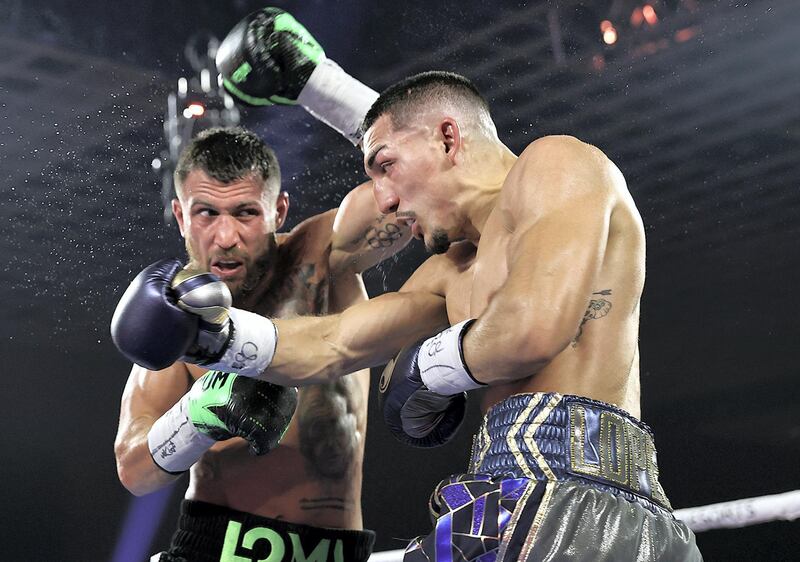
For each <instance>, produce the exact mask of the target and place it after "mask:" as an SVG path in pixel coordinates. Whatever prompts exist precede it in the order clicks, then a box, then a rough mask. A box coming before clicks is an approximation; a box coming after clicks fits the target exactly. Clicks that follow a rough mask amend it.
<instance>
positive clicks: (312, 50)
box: [273, 12, 325, 65]
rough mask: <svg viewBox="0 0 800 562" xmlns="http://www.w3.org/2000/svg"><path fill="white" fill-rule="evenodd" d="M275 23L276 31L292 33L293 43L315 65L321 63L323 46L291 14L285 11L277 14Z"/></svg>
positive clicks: (323, 54)
mask: <svg viewBox="0 0 800 562" xmlns="http://www.w3.org/2000/svg"><path fill="white" fill-rule="evenodd" d="M273 25H274V30H275V31H288V32H289V33H291V34H292V43H294V45H295V47H297V49H298V50H299V51H300V52H301V53H302V54H303V55H305V56H306V57H307V58H308V60H310V61H311V62H313V63H314V64H315V65H317V64H319V61H320V59H321V58H322V57H323V56H325V51H323V50H322V46H321V45H320V44H319V43H317V40H316V39H314V37H313V36H312V35H311V34H310V33H309V32H308V30H307V29H306V28H305V27H303V25H302V24H301V23H300V22H299V21H297V20H296V19H294V16H292V15H291V14H289V13H286V12H283V13H282V14H279V15H277V16H275V20H274V23H273Z"/></svg>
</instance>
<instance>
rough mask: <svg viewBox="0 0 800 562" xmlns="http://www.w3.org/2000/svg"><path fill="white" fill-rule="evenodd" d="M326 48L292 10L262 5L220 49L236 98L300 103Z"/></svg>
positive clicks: (230, 89)
mask: <svg viewBox="0 0 800 562" xmlns="http://www.w3.org/2000/svg"><path fill="white" fill-rule="evenodd" d="M324 56H325V53H324V51H323V50H322V47H321V46H320V45H319V43H317V41H316V39H314V37H312V36H311V34H310V33H309V32H308V31H307V30H306V28H305V27H303V26H302V25H301V24H300V23H299V22H298V21H297V20H296V19H294V17H292V15H291V14H288V13H286V12H284V11H283V10H281V9H279V8H263V9H261V10H259V11H257V12H253V13H252V14H250V15H248V16H247V17H245V18H244V19H243V20H242V21H240V22H239V23H238V24H236V26H235V27H234V28H233V29H232V30H231V31H230V33H228V35H227V36H226V37H225V39H224V40H223V42H222V44H221V45H220V47H219V49H218V50H217V61H216V62H217V69H218V70H219V72H220V74H222V78H223V85H224V86H225V89H226V90H227V91H228V93H230V94H231V95H232V96H233V97H234V99H236V100H238V101H240V102H242V103H244V104H246V105H253V106H261V105H272V104H295V103H297V97H298V96H299V95H300V91H301V90H302V89H303V87H304V86H305V85H306V82H308V78H309V77H310V76H311V73H312V72H313V71H314V68H316V66H317V64H318V63H319V62H320V60H321V59H322V58H324Z"/></svg>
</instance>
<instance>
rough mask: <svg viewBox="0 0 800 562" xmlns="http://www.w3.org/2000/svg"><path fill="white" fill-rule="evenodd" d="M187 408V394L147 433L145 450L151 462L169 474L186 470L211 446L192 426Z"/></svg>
mask: <svg viewBox="0 0 800 562" xmlns="http://www.w3.org/2000/svg"><path fill="white" fill-rule="evenodd" d="M188 405H189V394H188V393H187V394H184V395H183V397H182V398H181V399H180V400H179V401H178V403H177V404H175V405H174V406H173V407H172V408H170V409H169V410H167V411H166V412H164V415H162V416H161V417H160V418H158V419H157V420H156V421H155V423H154V424H153V426H152V427H151V428H150V431H149V432H148V433H147V447H148V449H149V450H150V455H151V456H152V457H153V461H154V462H155V463H156V465H158V467H159V468H161V469H162V470H164V471H165V472H169V473H170V474H180V473H181V472H185V471H186V470H188V469H189V467H190V466H192V465H193V464H194V463H196V462H197V460H198V459H199V458H200V457H201V456H202V455H203V453H205V452H206V451H207V450H208V449H209V448H210V447H211V445H213V444H214V443H215V441H214V439H212V438H211V437H209V436H208V435H205V434H204V433H201V432H200V431H198V430H197V428H196V427H195V426H194V424H192V422H191V420H190V419H189V408H188Z"/></svg>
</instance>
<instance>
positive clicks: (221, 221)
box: [214, 214, 241, 250]
mask: <svg viewBox="0 0 800 562" xmlns="http://www.w3.org/2000/svg"><path fill="white" fill-rule="evenodd" d="M215 222H216V225H215V226H216V227H217V228H216V230H215V232H214V243H215V244H216V245H217V246H219V247H220V248H222V249H223V250H229V249H231V248H235V247H236V246H237V245H238V244H239V242H240V240H241V239H240V237H239V228H238V223H237V221H236V219H235V218H234V217H232V216H229V215H227V214H222V215H220V216H219V217H217V220H216V221H215Z"/></svg>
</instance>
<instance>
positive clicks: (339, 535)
mask: <svg viewBox="0 0 800 562" xmlns="http://www.w3.org/2000/svg"><path fill="white" fill-rule="evenodd" d="M374 542H375V533H373V532H372V531H355V530H348V529H326V528H321V527H311V526H309V525H299V524H296V523H288V522H286V521H280V520H277V519H270V518H267V517H259V516H257V515H252V514H250V513H244V512H242V511H235V510H233V509H228V508H226V507H222V506H219V505H214V504H210V503H205V502H198V501H189V500H184V501H183V503H182V504H181V515H180V519H179V523H178V530H177V531H175V534H174V535H173V536H172V543H171V545H170V548H169V550H168V551H167V552H164V553H161V555H160V557H156V556H154V557H153V559H155V560H158V561H159V562H250V561H256V560H262V561H268V562H293V561H295V560H309V561H310V560H314V561H315V562H366V561H367V559H369V556H370V554H371V553H372V545H373V544H374Z"/></svg>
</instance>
